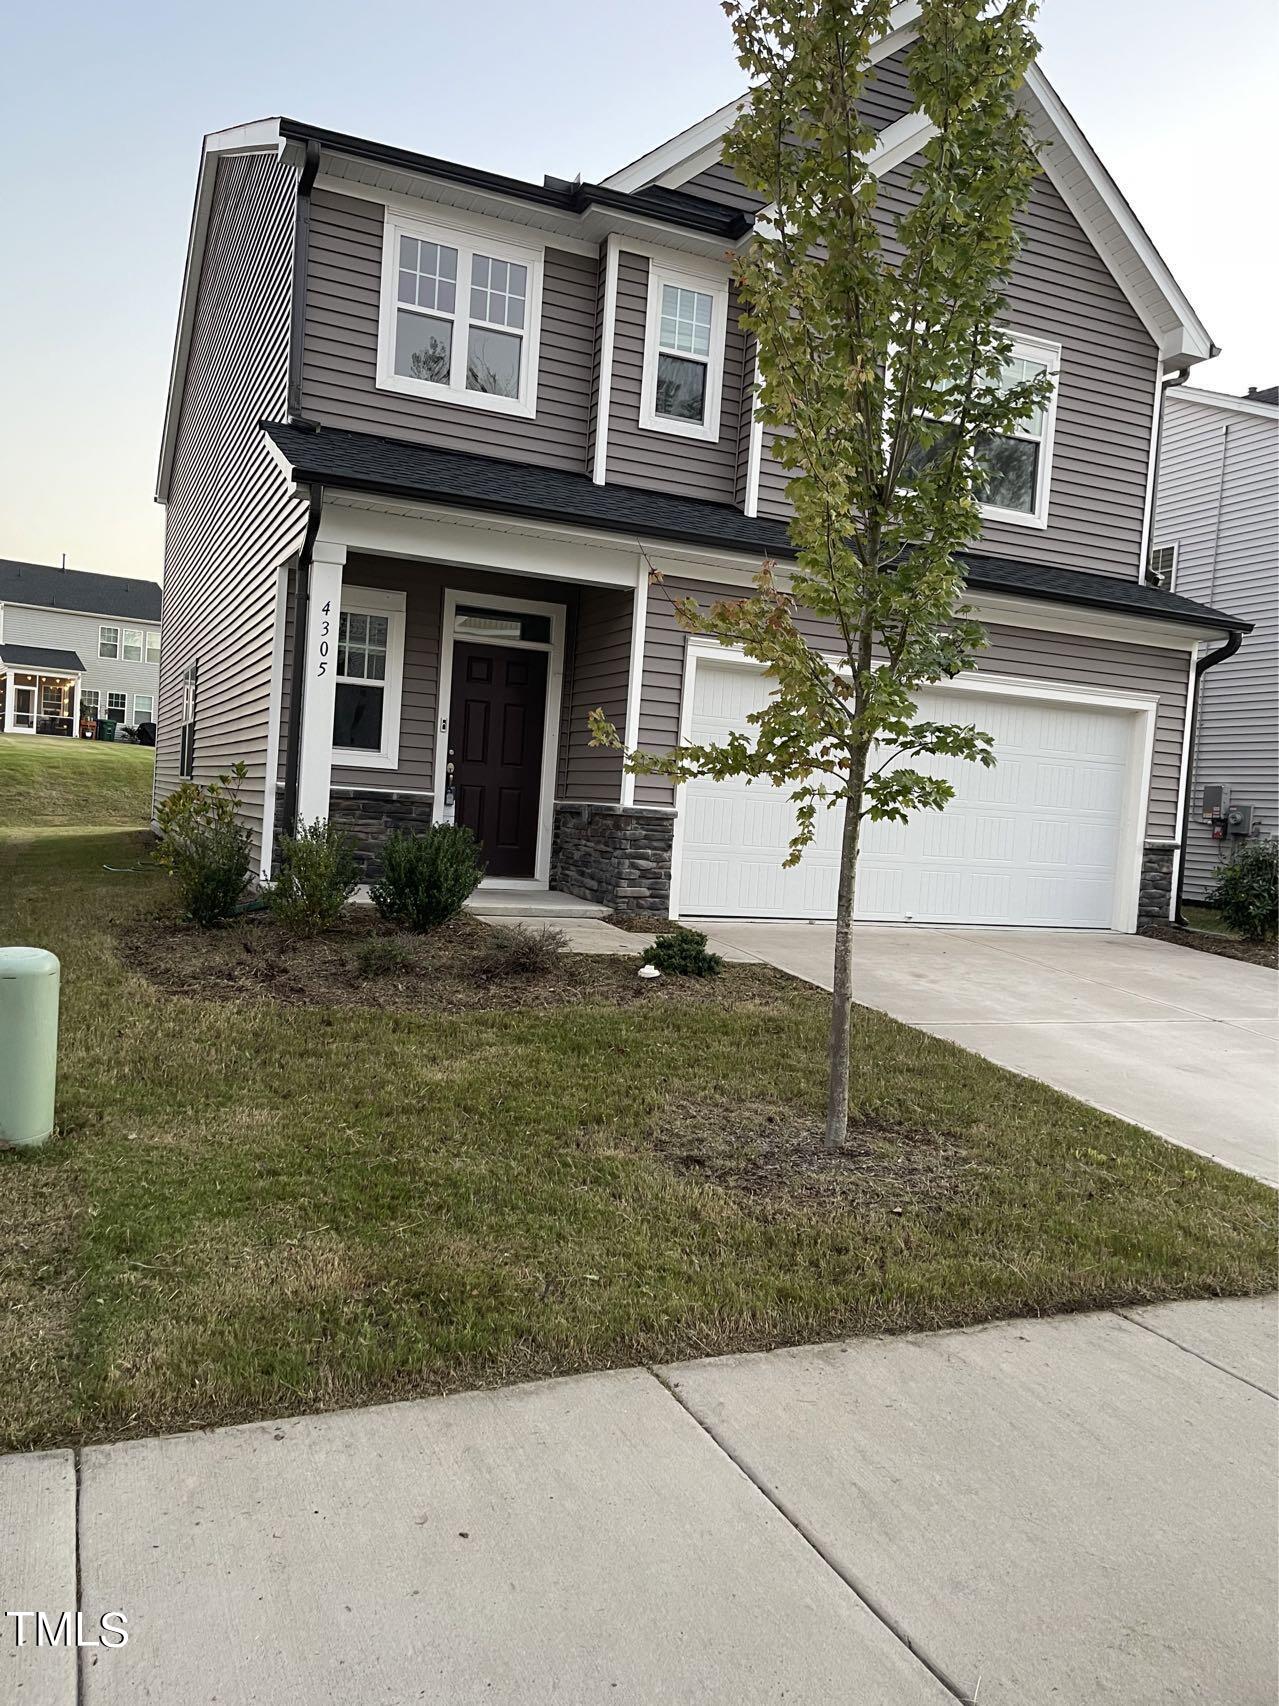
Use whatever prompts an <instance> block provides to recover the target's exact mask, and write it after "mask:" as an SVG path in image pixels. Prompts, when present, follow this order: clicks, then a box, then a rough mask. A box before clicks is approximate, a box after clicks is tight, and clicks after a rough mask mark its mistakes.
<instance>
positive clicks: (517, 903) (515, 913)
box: [466, 888, 612, 919]
mask: <svg viewBox="0 0 1279 1706" xmlns="http://www.w3.org/2000/svg"><path fill="white" fill-rule="evenodd" d="M466 910H467V911H468V912H473V913H474V914H475V916H476V917H477V918H549V919H555V918H607V917H608V915H609V913H610V911H611V910H612V909H611V908H610V907H607V906H599V905H597V904H596V902H595V901H593V900H579V899H578V898H577V896H576V895H575V894H560V893H559V891H558V890H557V889H502V888H491V889H488V888H484V889H477V890H476V891H475V893H474V894H473V895H472V896H471V898H470V900H468V901H467V903H466Z"/></svg>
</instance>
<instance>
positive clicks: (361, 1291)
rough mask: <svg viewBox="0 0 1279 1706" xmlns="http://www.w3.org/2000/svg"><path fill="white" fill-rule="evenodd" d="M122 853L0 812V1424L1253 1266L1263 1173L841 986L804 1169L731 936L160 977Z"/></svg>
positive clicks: (213, 1410)
mask: <svg viewBox="0 0 1279 1706" xmlns="http://www.w3.org/2000/svg"><path fill="white" fill-rule="evenodd" d="M145 854H146V838H145V837H144V836H142V835H139V834H136V833H125V832H117V833H115V834H109V833H104V832H97V833H94V834H84V833H76V832H72V831H57V830H44V831H32V832H21V831H20V832H17V833H13V834H11V835H9V836H8V838H4V837H3V836H0V940H7V941H15V940H16V941H28V942H36V943H39V944H41V945H44V946H47V947H50V948H52V949H53V950H54V951H55V952H57V953H58V954H59V955H61V956H62V960H63V968H64V984H63V989H64V998H63V1028H62V1076H61V1083H60V1095H59V1115H60V1120H61V1128H62V1129H61V1134H60V1136H59V1137H58V1138H57V1139H56V1140H55V1141H54V1142H53V1143H52V1144H51V1145H50V1146H49V1147H48V1148H47V1149H46V1150H45V1151H43V1152H41V1153H39V1154H36V1155H17V1154H12V1153H10V1154H4V1155H0V1205H3V1206H2V1209H0V1212H2V1213H3V1216H4V1225H3V1235H2V1236H0V1448H4V1447H26V1446H39V1445H57V1444H64V1445H65V1444H75V1443H77V1442H82V1441H87V1440H97V1439H107V1438H116V1437H121V1436H125V1435H131V1434H146V1433H155V1432H164V1431H170V1430H176V1429H181V1428H188V1427H195V1426H202V1425H207V1424H212V1423H220V1422H231V1421H237V1420H241V1419H245V1418H250V1417H263V1416H273V1415H282V1414H286V1413H298V1412H304V1411H311V1410H319V1409H325V1408H330V1407H336V1406H344V1405H353V1404H362V1403H369V1402H372V1401H375V1400H383V1399H387V1398H393V1397H405V1396H409V1395H413V1394H423V1393H431V1392H439V1391H445V1390H449V1389H455V1388H459V1387H465V1386H474V1385H481V1384H488V1383H497V1382H503V1381H513V1380H519V1379H525V1378H528V1377H530V1376H537V1375H546V1374H554V1373H564V1372H568V1371H572V1370H582V1369H590V1368H604V1367H609V1366H614V1365H619V1364H632V1363H640V1362H644V1361H646V1360H656V1359H665V1358H676V1357H687V1356H699V1355H705V1354H708V1353H714V1352H720V1351H731V1350H743V1349H748V1348H756V1347H763V1346H770V1345H779V1344H785V1343H795V1342H804V1341H811V1340H819V1339H829V1338H835V1337H838V1336H841V1335H844V1334H851V1333H865V1332H879V1331H900V1330H903V1329H907V1328H930V1327H941V1326H950V1325H957V1324H960V1323H965V1322H975V1321H981V1320H987V1319H990V1318H993V1317H998V1316H1008V1315H1016V1314H1023V1313H1030V1314H1034V1313H1038V1312H1047V1311H1052V1310H1061V1309H1080V1308H1093V1307H1098V1306H1102V1305H1105V1304H1111V1303H1133V1302H1139V1301H1146V1300H1149V1299H1154V1298H1165V1297H1184V1296H1204V1295H1212V1294H1216V1293H1227V1292H1228V1293H1243V1292H1252V1291H1262V1290H1267V1289H1270V1288H1272V1287H1273V1286H1274V1285H1275V1283H1276V1254H1275V1197H1274V1194H1273V1193H1272V1192H1270V1191H1269V1190H1267V1189H1266V1188H1265V1187H1264V1186H1262V1185H1259V1184H1257V1183H1255V1182H1253V1181H1252V1180H1249V1179H1246V1178H1242V1177H1239V1176H1236V1175H1234V1174H1231V1173H1227V1172H1225V1171H1223V1170H1221V1169H1218V1168H1217V1167H1215V1166H1213V1165H1212V1164H1211V1163H1209V1162H1207V1161H1204V1160H1201V1159H1200V1158H1198V1157H1197V1156H1194V1155H1191V1154H1189V1153H1187V1152H1185V1151H1182V1150H1178V1149H1175V1148H1172V1147H1170V1146H1168V1145H1166V1144H1164V1143H1162V1142H1160V1141H1159V1140H1158V1139H1156V1138H1153V1137H1151V1136H1149V1135H1147V1134H1144V1133H1142V1132H1140V1131H1137V1130H1135V1129H1134V1128H1132V1127H1130V1126H1126V1125H1124V1124H1123V1123H1122V1122H1121V1121H1119V1120H1116V1119H1112V1118H1110V1117H1109V1116H1107V1115H1105V1114H1101V1113H1098V1112H1095V1111H1094V1110H1092V1109H1089V1108H1086V1107H1083V1106H1082V1105H1080V1104H1079V1103H1077V1102H1073V1101H1071V1100H1070V1099H1069V1098H1067V1097H1065V1096H1062V1095H1060V1094H1058V1093H1057V1092H1055V1091H1053V1090H1051V1089H1048V1088H1047V1087H1045V1086H1041V1085H1038V1084H1035V1083H1032V1082H1030V1081H1028V1080H1025V1079H1021V1078H1018V1077H1016V1076H1014V1075H1013V1074H1011V1073H1007V1072H1004V1071H1002V1070H1000V1069H999V1068H998V1067H995V1066H992V1065H990V1064H988V1063H987V1062H985V1061H982V1060H980V1059H978V1058H977V1057H976V1056H974V1055H969V1054H965V1053H963V1052H962V1051H960V1050H959V1049H957V1048H954V1047H953V1046H951V1045H950V1044H948V1043H944V1042H941V1041H938V1040H934V1039H933V1038H930V1037H927V1036H924V1035H922V1034H921V1033H919V1032H917V1031H912V1030H910V1029H908V1028H906V1027H904V1026H902V1025H899V1024H896V1023H894V1022H893V1021H891V1020H889V1019H887V1018H885V1017H882V1016H880V1015H877V1014H874V1013H870V1012H860V1013H859V1015H858V1021H857V1024H858V1032H857V1054H858V1066H857V1072H856V1081H855V1096H856V1104H857V1115H856V1123H857V1130H856V1132H855V1133H853V1134H852V1136H851V1138H850V1144H849V1149H848V1152H847V1154H846V1155H845V1157H844V1158H843V1159H842V1161H841V1163H840V1164H839V1166H838V1167H837V1168H835V1169H828V1168H824V1167H823V1166H822V1165H821V1164H820V1163H814V1160H813V1155H812V1144H811V1142H810V1141H809V1139H810V1137H811V1135H812V1134H814V1133H815V1132H816V1131H817V1130H818V1129H819V1122H820V1113H821V1101H822V1080H823V1048H824V1037H825V1027H826V1002H825V1000H824V999H823V997H822V996H820V995H819V994H818V993H816V992H815V991H813V990H810V989H808V988H807V987H805V986H803V985H801V984H797V983H793V982H791V981H789V980H787V979H785V978H782V977H781V976H780V975H776V974H772V973H761V972H760V971H759V970H758V968H752V967H730V968H726V971H725V975H724V977H723V978H722V979H720V980H717V982H716V984H715V986H714V988H713V990H712V989H703V990H702V991H701V992H700V993H699V994H698V995H697V996H696V998H694V997H693V996H691V995H689V996H688V997H687V998H686V997H685V996H683V995H680V994H674V995H673V994H672V992H671V990H670V989H669V987H667V988H661V986H660V985H659V986H658V987H659V988H660V989H661V993H660V994H657V993H656V992H654V999H653V1000H652V1001H649V1000H648V999H647V998H632V995H631V985H630V980H629V975H627V974H626V973H624V972H623V970H622V969H621V968H620V967H619V965H618V963H617V962H612V963H609V962H601V961H598V960H597V961H592V960H589V959H587V958H581V959H576V960H573V961H570V962H568V966H569V971H570V972H571V973H572V980H573V981H574V982H575V983H576V984H577V985H578V986H579V990H578V994H577V996H576V997H575V998H574V999H573V1000H572V1001H565V1002H559V1003H555V1002H550V1003H545V1004H543V1005H540V1006H522V1005H511V1004H509V1003H508V1004H506V1005H496V1006H495V1007H494V1009H493V1010H484V1011H474V1010H473V1011H469V1012H463V1013H453V1012H451V1011H448V1010H438V1009H437V1010H434V1011H432V1010H430V1004H429V1002H425V1001H423V1002H415V1001H414V1000H413V999H412V998H411V990H410V998H409V999H406V1000H400V999H398V998H396V999H391V998H389V997H379V998H378V999H379V1005H378V1006H376V1007H366V1006H365V1005H363V1004H362V1003H361V1002H357V1001H352V1000H350V999H348V1000H347V1001H346V1002H345V1004H339V1003H337V1002H336V1001H334V1000H331V999H329V998H328V997H323V998H322V1000H317V999H316V994H317V992H316V990H315V989H314V988H313V987H311V985H310V981H309V980H310V974H309V973H308V974H307V976H306V977H305V978H302V983H301V987H297V986H296V979H297V977H299V976H300V973H299V972H298V971H297V968H296V967H295V968H293V970H289V969H288V965H289V958H290V956H289V950H287V949H273V950H272V951H273V952H275V953H277V957H279V958H280V959H281V961H282V962H283V963H284V964H285V967H286V971H285V974H284V975H285V976H286V981H287V979H294V980H295V981H294V983H291V984H290V989H291V991H292V992H291V993H290V994H289V996H288V998H287V999H277V998H276V997H275V996H273V995H272V993H271V991H270V983H271V979H270V978H267V979H266V980H265V981H264V982H263V984H262V988H261V992H259V991H258V990H257V989H255V988H252V987H249V988H246V987H244V986H243V980H242V979H238V978H233V979H231V980H230V984H229V985H228V986H227V987H225V988H218V987H215V986H214V985H211V984H210V981H209V979H208V978H207V977H204V976H201V977H199V978H195V977H193V978H192V979H191V980H190V985H189V990H190V992H189V993H185V994H184V993H179V989H180V987H181V977H180V968H179V970H178V972H176V973H175V974H174V976H173V977H172V978H171V979H170V987H166V988H160V987H158V986H157V984H156V982H155V981H153V978H152V977H151V976H147V975H144V970H143V969H139V966H138V965H136V964H135V963H134V961H135V959H136V960H137V961H139V962H141V961H143V960H145V961H146V964H147V966H149V967H150V969H151V971H152V973H153V974H154V973H155V972H156V967H155V965H154V963H153V959H154V956H150V957H148V956H144V955H142V954H140V953H137V952H136V944H137V943H138V941H139V932H142V933H143V934H147V933H150V932H151V931H152V930H154V932H155V936H156V940H157V941H159V940H160V939H161V934H162V929H163V928H164V927H162V926H160V925H155V926H152V925H151V924H150V923H149V922H148V920H149V919H150V918H151V917H153V916H154V914H155V909H156V907H157V905H158V903H159V901H160V899H161V896H162V893H163V879H161V878H159V877H158V876H155V875H148V874H145V873H144V872H141V871H138V870H134V869H131V867H133V866H135V865H136V864H137V862H138V861H139V860H140V859H143V860H144V859H145ZM106 867H111V869H107V868H106ZM252 928H254V927H251V926H242V927H238V933H237V932H235V931H233V932H229V933H228V934H227V935H226V937H225V938H224V939H223V942H222V943H221V944H219V945H218V946H217V948H216V949H214V950H207V949H205V948H202V949H201V952H208V951H212V952H214V953H215V954H227V953H230V952H231V951H232V950H234V951H235V952H239V953H241V954H244V952H245V951H244V949H243V947H242V946H237V942H238V941H240V940H242V939H244V938H246V937H247V939H248V940H249V941H250V942H254V941H256V940H257V938H255V937H254V936H252V935H251V934H250V931H251V929H252ZM173 939H174V940H176V938H173ZM122 944H124V945H123V946H122ZM130 944H132V945H133V946H132V947H131V946H130ZM253 951H255V952H256V949H254V950H253ZM332 951H333V952H334V953H336V954H338V955H339V956H341V955H343V954H349V955H350V956H351V958H350V961H349V967H350V979H351V981H352V982H353V981H354V979H355V977H356V970H355V965H356V961H355V956H356V953H357V952H358V950H357V948H356V945H355V943H354V939H352V941H351V943H350V944H349V945H346V944H344V943H343V942H341V941H338V942H337V943H335V944H334V945H332ZM418 951H419V952H420V953H421V954H422V956H423V959H422V961H421V963H420V965H419V967H418V973H417V975H419V976H420V977H421V978H422V979H426V978H428V977H429V976H430V956H431V955H432V954H433V953H436V952H439V951H442V950H441V949H438V948H433V947H432V946H431V945H429V944H427V945H423V946H421V947H420V948H419V950H418ZM175 952H176V949H175ZM246 957H247V956H246ZM623 976H625V977H626V986H627V994H628V999H627V1003H626V1004H624V1005H623V1004H619V1003H618V1002H617V1001H616V1000H615V999H613V995H612V994H610V989H611V987H612V985H611V984H610V980H618V979H620V978H622V977H623ZM215 983H216V980H215ZM308 991H309V992H308ZM583 991H584V992H585V993H582V992H583ZM321 993H322V992H321ZM613 993H614V994H615V993H616V990H614V991H613ZM503 1000H504V1001H505V1000H506V998H505V997H503Z"/></svg>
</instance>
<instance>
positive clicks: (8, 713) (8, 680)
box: [4, 669, 15, 735]
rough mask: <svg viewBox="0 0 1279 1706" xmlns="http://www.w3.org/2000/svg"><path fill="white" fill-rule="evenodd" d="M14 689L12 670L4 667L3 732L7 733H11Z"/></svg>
mask: <svg viewBox="0 0 1279 1706" xmlns="http://www.w3.org/2000/svg"><path fill="white" fill-rule="evenodd" d="M14 691H15V686H14V675H13V671H12V670H11V669H6V670H5V672H4V732H5V733H6V734H7V735H11V734H12V733H13V712H14Z"/></svg>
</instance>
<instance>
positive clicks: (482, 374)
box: [378, 214, 542, 415]
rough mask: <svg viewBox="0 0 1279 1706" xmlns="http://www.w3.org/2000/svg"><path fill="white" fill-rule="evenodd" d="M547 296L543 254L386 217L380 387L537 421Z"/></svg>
mask: <svg viewBox="0 0 1279 1706" xmlns="http://www.w3.org/2000/svg"><path fill="white" fill-rule="evenodd" d="M541 295H542V255H541V252H540V251H537V250H533V249H522V248H515V247H512V246H511V245H510V244H508V243H506V242H504V241H500V240H498V239H496V238H493V239H490V238H488V237H486V236H478V235H472V234H471V233H469V232H467V231H464V230H455V229H453V228H452V227H449V226H433V225H432V226H428V225H422V224H419V223H418V222H417V221H416V220H409V219H400V218H396V217H394V216H392V215H390V214H388V217H387V222H386V235H385V248H384V252H383V263H382V325H381V336H380V340H379V348H378V384H379V385H380V386H382V387H383V389H386V390H392V391H404V392H407V393H409V394H412V395H416V396H420V397H434V398H435V399H436V400H437V401H440V402H448V403H466V404H469V405H471V406H472V407H475V408H482V409H494V410H499V411H501V412H503V413H506V414H519V415H532V414H533V413H534V412H535V410H536V406H537V342H538V331H539V321H540V314H541Z"/></svg>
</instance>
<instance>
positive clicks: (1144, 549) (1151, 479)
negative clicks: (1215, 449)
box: [1137, 372, 1168, 582]
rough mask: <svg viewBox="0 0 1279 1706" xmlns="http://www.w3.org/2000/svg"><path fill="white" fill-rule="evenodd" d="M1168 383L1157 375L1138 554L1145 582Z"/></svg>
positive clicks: (1140, 574)
mask: <svg viewBox="0 0 1279 1706" xmlns="http://www.w3.org/2000/svg"><path fill="white" fill-rule="evenodd" d="M1167 385H1168V381H1167V380H1166V379H1165V378H1164V377H1163V375H1162V374H1161V373H1159V372H1156V373H1155V407H1154V414H1153V416H1152V418H1151V422H1150V459H1149V461H1148V462H1147V464H1146V496H1145V501H1144V503H1143V504H1142V510H1141V548H1140V550H1139V551H1138V553H1137V579H1138V580H1139V581H1142V582H1144V581H1145V578H1146V563H1147V561H1148V559H1149V556H1150V528H1151V523H1152V522H1153V521H1154V516H1155V485H1156V482H1157V480H1158V477H1159V423H1160V421H1161V420H1162V419H1163V406H1164V391H1165V389H1166V387H1167Z"/></svg>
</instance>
